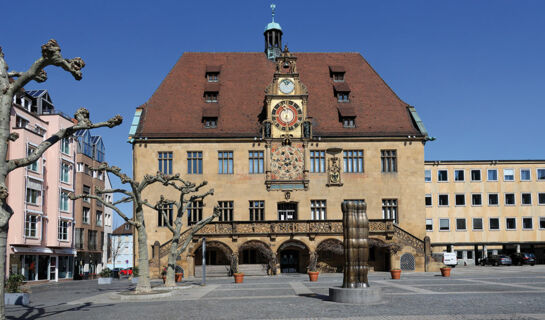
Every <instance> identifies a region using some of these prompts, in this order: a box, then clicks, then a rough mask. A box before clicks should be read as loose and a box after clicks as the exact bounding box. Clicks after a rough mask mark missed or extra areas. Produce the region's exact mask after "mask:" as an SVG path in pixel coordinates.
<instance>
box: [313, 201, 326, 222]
mask: <svg viewBox="0 0 545 320" xmlns="http://www.w3.org/2000/svg"><path fill="white" fill-rule="evenodd" d="M326 213H327V202H326V200H310V219H311V220H325V219H327V214H326Z"/></svg>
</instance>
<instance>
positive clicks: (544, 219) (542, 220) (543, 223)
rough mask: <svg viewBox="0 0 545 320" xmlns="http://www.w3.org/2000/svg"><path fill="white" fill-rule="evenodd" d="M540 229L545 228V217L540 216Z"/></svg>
mask: <svg viewBox="0 0 545 320" xmlns="http://www.w3.org/2000/svg"><path fill="white" fill-rule="evenodd" d="M539 229H545V217H539Z"/></svg>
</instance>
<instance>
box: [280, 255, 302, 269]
mask: <svg viewBox="0 0 545 320" xmlns="http://www.w3.org/2000/svg"><path fill="white" fill-rule="evenodd" d="M280 271H281V272H282V273H295V272H299V251H296V250H284V251H282V253H281V254H280Z"/></svg>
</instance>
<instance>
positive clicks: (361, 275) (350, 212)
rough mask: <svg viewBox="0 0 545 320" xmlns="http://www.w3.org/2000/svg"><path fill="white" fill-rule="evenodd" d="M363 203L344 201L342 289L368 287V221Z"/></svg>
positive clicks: (365, 206)
mask: <svg viewBox="0 0 545 320" xmlns="http://www.w3.org/2000/svg"><path fill="white" fill-rule="evenodd" d="M366 209H367V205H366V204H365V202H356V201H344V202H343V203H342V211H343V234H344V278H343V288H366V287H369V281H368V280H367V273H368V272H369V266H368V265H367V262H368V260H369V219H367V214H366V212H365V211H366Z"/></svg>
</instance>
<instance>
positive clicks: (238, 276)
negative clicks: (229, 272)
mask: <svg viewBox="0 0 545 320" xmlns="http://www.w3.org/2000/svg"><path fill="white" fill-rule="evenodd" d="M233 276H234V277H235V283H242V282H244V273H233Z"/></svg>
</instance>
